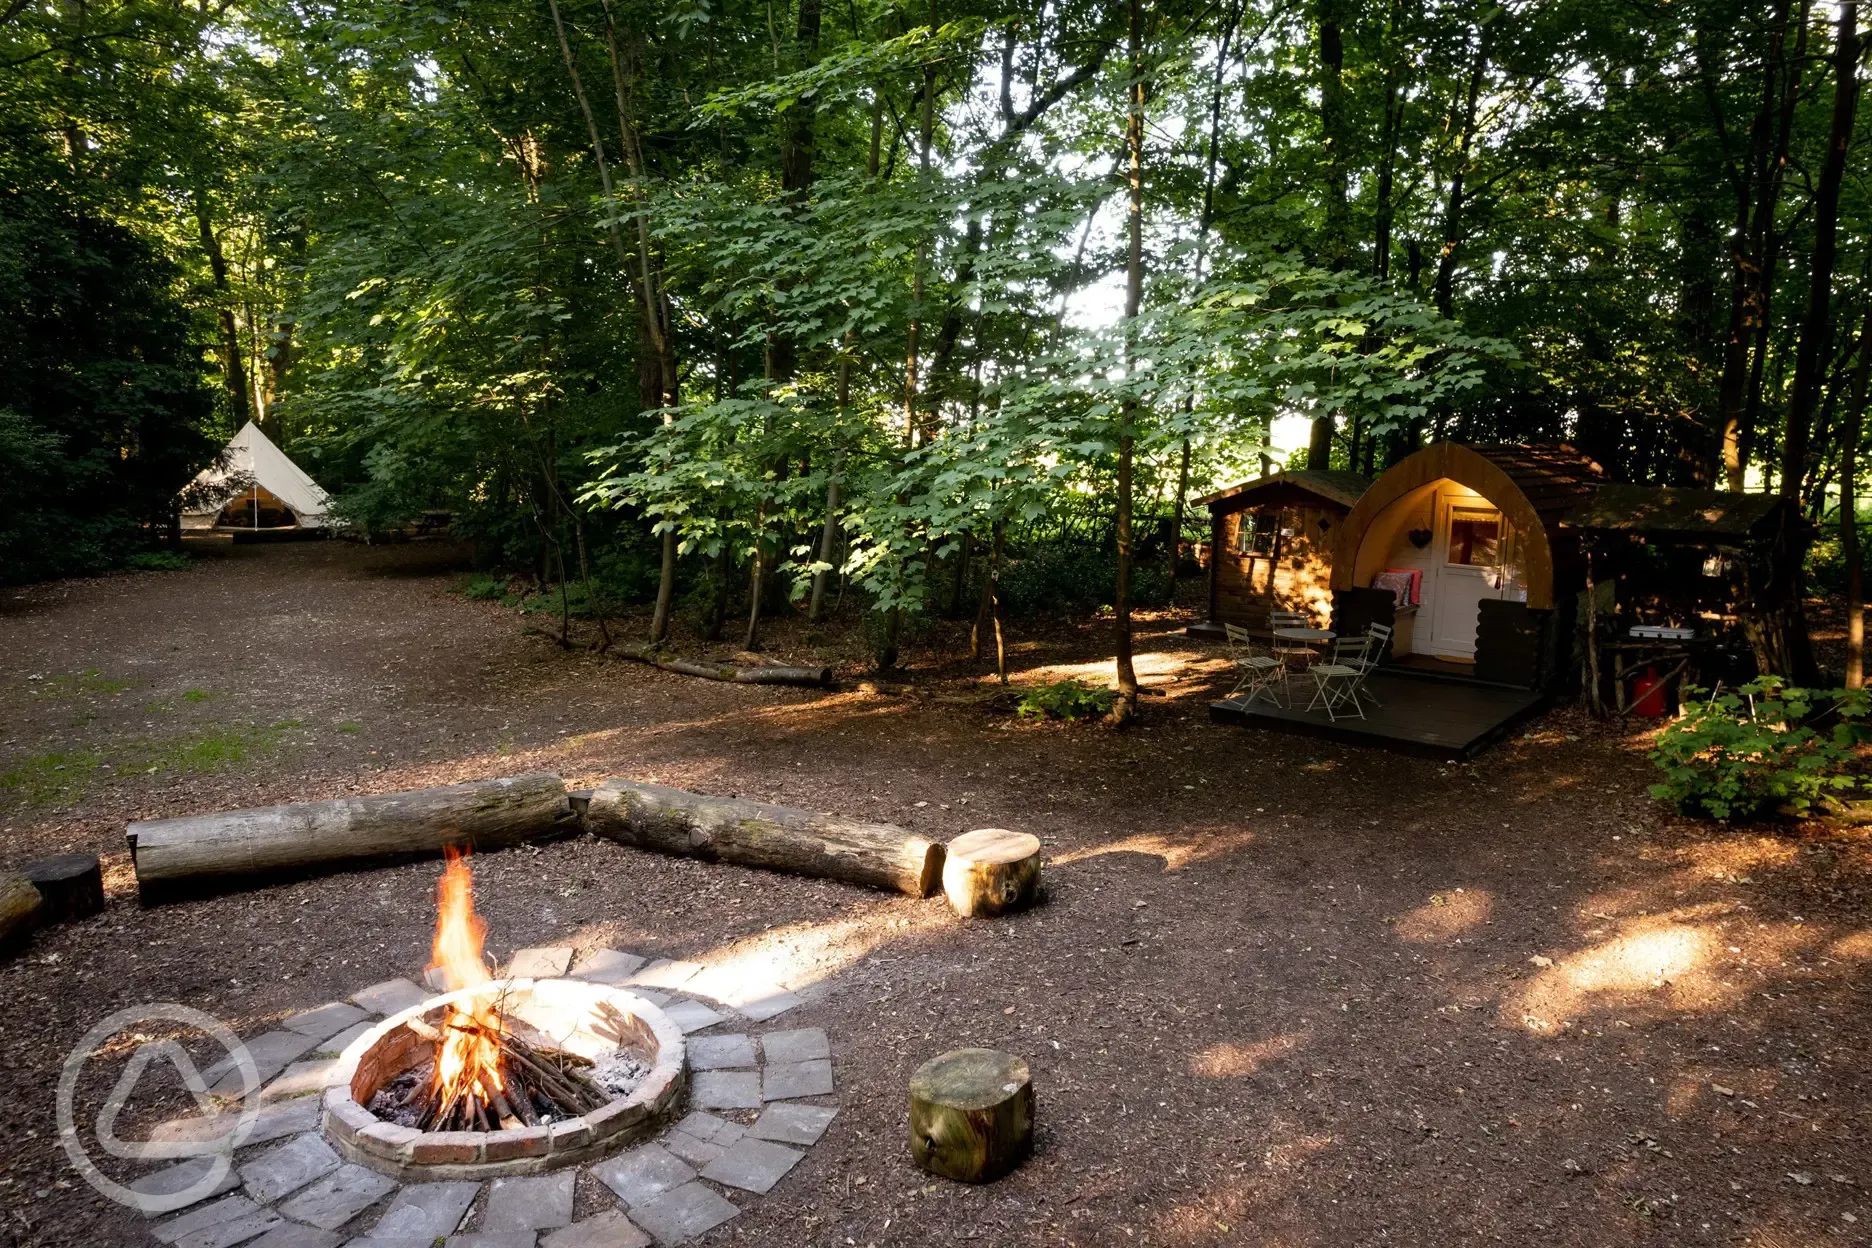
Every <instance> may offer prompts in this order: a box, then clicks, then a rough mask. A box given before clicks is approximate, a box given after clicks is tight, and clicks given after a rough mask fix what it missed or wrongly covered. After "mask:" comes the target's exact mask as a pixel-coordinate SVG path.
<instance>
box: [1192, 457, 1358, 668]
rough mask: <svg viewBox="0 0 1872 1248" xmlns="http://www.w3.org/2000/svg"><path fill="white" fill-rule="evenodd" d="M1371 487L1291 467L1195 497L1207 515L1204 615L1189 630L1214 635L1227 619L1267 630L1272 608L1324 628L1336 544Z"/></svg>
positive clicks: (1350, 477) (1342, 475)
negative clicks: (1341, 529) (1206, 605)
mask: <svg viewBox="0 0 1872 1248" xmlns="http://www.w3.org/2000/svg"><path fill="white" fill-rule="evenodd" d="M1370 484H1371V483H1370V482H1369V481H1368V480H1366V479H1365V478H1364V477H1362V476H1359V475H1358V474H1357V473H1352V472H1330V471H1308V470H1294V471H1287V472H1274V473H1269V474H1268V475H1267V476H1264V477H1259V478H1257V479H1255V480H1253V481H1246V482H1243V483H1242V484H1240V485H1236V486H1231V487H1230V488H1228V489H1226V490H1221V491H1218V492H1217V493H1214V494H1210V495H1207V496H1206V497H1203V498H1199V499H1197V500H1196V503H1197V504H1198V505H1199V506H1205V507H1207V508H1208V509H1209V517H1210V519H1209V534H1210V536H1209V549H1208V557H1207V559H1206V560H1205V562H1206V563H1207V565H1208V570H1209V612H1208V619H1207V620H1206V621H1205V622H1204V623H1202V624H1198V625H1196V626H1195V627H1193V628H1191V629H1190V630H1189V631H1190V633H1191V634H1192V635H1194V636H1203V637H1219V636H1221V635H1222V625H1224V624H1240V625H1242V626H1243V627H1245V628H1249V629H1253V630H1255V631H1257V632H1264V631H1266V629H1267V627H1268V613H1269V612H1271V611H1276V610H1280V611H1298V612H1300V613H1301V614H1303V615H1305V616H1307V617H1309V618H1310V619H1312V620H1314V621H1316V622H1317V623H1318V624H1320V625H1321V626H1324V625H1325V624H1326V622H1327V620H1328V619H1330V618H1331V616H1332V608H1333V586H1332V552H1333V541H1334V538H1335V537H1336V536H1337V531H1338V529H1339V526H1340V525H1341V524H1342V523H1343V522H1344V521H1345V518H1346V515H1347V514H1348V513H1349V512H1350V511H1351V510H1352V508H1353V505H1354V504H1356V503H1357V502H1358V500H1359V496H1360V495H1361V494H1363V493H1364V492H1365V489H1366V487H1367V486H1368V485H1370Z"/></svg>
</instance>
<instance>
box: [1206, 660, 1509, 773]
mask: <svg viewBox="0 0 1872 1248" xmlns="http://www.w3.org/2000/svg"><path fill="white" fill-rule="evenodd" d="M1366 688H1367V689H1369V690H1370V691H1371V692H1372V693H1375V694H1377V695H1378V697H1379V699H1380V700H1381V701H1382V702H1383V704H1384V705H1382V706H1372V705H1371V703H1370V701H1369V700H1367V702H1366V705H1365V718H1364V719H1359V718H1357V717H1356V716H1355V717H1353V718H1351V719H1347V718H1345V717H1344V716H1343V715H1342V716H1341V717H1340V718H1339V720H1338V721H1337V722H1334V721H1332V720H1329V719H1327V717H1326V712H1325V711H1323V710H1319V711H1309V710H1307V709H1306V705H1307V702H1308V701H1310V700H1311V698H1312V694H1313V682H1312V681H1311V680H1308V679H1307V678H1305V677H1303V676H1302V677H1296V679H1295V680H1294V682H1293V685H1292V692H1293V705H1292V706H1291V707H1285V708H1283V707H1278V706H1273V705H1271V704H1270V703H1269V702H1268V700H1267V699H1266V698H1265V697H1262V698H1257V699H1256V700H1255V701H1254V703H1253V705H1251V706H1248V707H1246V708H1244V707H1243V706H1242V705H1241V704H1240V700H1239V699H1236V700H1232V701H1230V700H1225V701H1221V702H1212V703H1210V704H1209V717H1210V718H1211V719H1214V720H1216V721H1217V722H1219V723H1236V724H1243V725H1246V726H1248V727H1250V728H1265V729H1267V730H1269V731H1271V732H1291V733H1297V734H1299V735H1301V736H1308V737H1321V738H1324V739H1325V740H1328V741H1339V742H1343V743H1345V744H1348V745H1370V746H1376V747H1377V748H1379V749H1384V750H1392V751H1395V752H1397V753H1400V754H1414V755H1417V756H1418V757H1420V758H1444V759H1450V758H1472V757H1474V756H1475V755H1476V754H1478V753H1480V752H1481V751H1482V750H1484V749H1487V748H1488V747H1489V746H1490V745H1492V744H1494V743H1495V742H1496V741H1499V740H1501V738H1503V737H1505V736H1506V735H1508V733H1510V732H1512V731H1513V730H1514V729H1515V728H1517V727H1519V726H1520V725H1522V724H1524V723H1526V722H1527V721H1528V720H1529V719H1531V718H1533V717H1534V716H1535V715H1536V714H1538V713H1539V712H1540V710H1541V709H1542V707H1543V706H1544V705H1545V703H1546V699H1545V698H1544V697H1542V696H1541V695H1540V694H1538V693H1533V692H1530V691H1529V690H1526V689H1505V688H1502V687H1500V686H1496V685H1481V684H1475V683H1473V682H1466V681H1454V680H1436V679H1425V678H1423V677H1421V676H1405V675H1400V674H1396V673H1390V672H1379V673H1376V674H1374V675H1373V676H1372V678H1371V680H1370V681H1369V682H1368V683H1367V685H1366Z"/></svg>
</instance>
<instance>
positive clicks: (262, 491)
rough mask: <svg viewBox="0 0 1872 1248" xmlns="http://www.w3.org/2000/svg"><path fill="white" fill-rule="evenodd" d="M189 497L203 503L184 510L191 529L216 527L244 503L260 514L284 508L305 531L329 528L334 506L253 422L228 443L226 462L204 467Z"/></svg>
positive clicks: (185, 522) (316, 484)
mask: <svg viewBox="0 0 1872 1248" xmlns="http://www.w3.org/2000/svg"><path fill="white" fill-rule="evenodd" d="M218 487H219V488H218ZM187 493H188V495H189V496H191V497H193V498H197V499H199V500H200V501H199V502H194V503H192V504H191V505H187V506H185V507H184V510H183V512H182V527H184V528H188V529H205V528H212V527H213V526H214V524H215V521H216V520H217V519H218V518H219V517H220V516H221V514H222V512H223V511H224V510H230V511H237V510H238V509H239V506H240V502H241V500H242V499H246V500H248V501H249V502H250V504H251V505H252V507H253V512H254V514H255V515H256V516H257V515H259V513H260V512H261V510H262V509H263V508H270V509H275V510H276V509H277V505H283V506H284V507H285V508H286V510H288V511H290V512H291V513H292V517H293V519H294V520H296V521H297V522H298V527H300V528H302V529H317V528H323V527H325V525H326V523H327V518H326V513H327V512H328V511H329V510H330V507H331V500H330V498H329V497H328V496H327V495H326V493H325V491H324V490H321V489H320V488H319V486H318V482H316V481H314V480H313V479H312V478H311V477H308V476H307V475H306V474H305V470H304V469H302V468H300V467H299V465H298V464H295V463H293V461H292V460H291V459H289V458H287V456H286V452H284V451H282V450H280V449H279V447H277V446H275V445H273V440H272V439H271V438H269V437H267V436H266V434H264V433H262V432H260V426H258V425H256V424H254V423H253V422H252V421H251V420H250V421H248V422H247V423H246V424H244V425H242V426H241V430H240V432H239V433H237V434H235V435H234V436H233V438H231V439H230V440H229V441H228V444H227V449H226V452H225V453H224V454H223V455H222V458H221V462H220V463H218V464H215V465H212V466H210V467H207V468H204V469H202V471H201V472H200V473H199V474H197V476H196V477H195V480H194V482H193V483H192V484H191V485H190V487H189V489H188V491H187ZM268 495H271V498H268V497H267V496H268Z"/></svg>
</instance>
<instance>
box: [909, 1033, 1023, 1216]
mask: <svg viewBox="0 0 1872 1248" xmlns="http://www.w3.org/2000/svg"><path fill="white" fill-rule="evenodd" d="M1033 1113H1034V1093H1033V1077H1032V1075H1031V1074H1030V1073H1029V1072H1028V1069H1027V1063H1026V1062H1024V1061H1022V1060H1021V1059H1020V1058H1018V1057H1015V1056H1013V1055H1012V1054H1010V1053H999V1052H996V1051H995V1050H993V1049H957V1050H955V1051H954V1052H951V1053H944V1054H943V1055H942V1056H941V1057H936V1058H931V1059H930V1060H929V1061H927V1062H925V1063H923V1065H922V1067H921V1068H919V1069H918V1070H917V1072H916V1074H915V1075H913V1076H912V1077H911V1079H910V1156H911V1157H912V1158H913V1159H914V1160H915V1161H916V1164H917V1165H919V1166H921V1167H922V1168H923V1169H925V1170H927V1171H929V1172H930V1173H931V1174H939V1175H941V1176H943V1177H944V1178H946V1179H956V1180H958V1181H960V1182H963V1183H987V1182H991V1181H993V1180H995V1179H998V1178H1000V1177H1001V1176H1002V1175H1004V1174H1006V1173H1007V1172H1008V1171H1010V1170H1012V1169H1013V1168H1014V1167H1015V1166H1016V1165H1018V1164H1020V1161H1021V1159H1022V1158H1023V1157H1025V1156H1026V1155H1027V1153H1028V1152H1029V1150H1030V1149H1031V1148H1032V1147H1033Z"/></svg>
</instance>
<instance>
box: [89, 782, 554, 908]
mask: <svg viewBox="0 0 1872 1248" xmlns="http://www.w3.org/2000/svg"><path fill="white" fill-rule="evenodd" d="M576 829H577V825H576V824H575V823H573V822H572V807H571V804H570V803H569V802H568V801H567V800H566V788H565V783H564V781H562V780H560V779H559V777H558V776H554V775H548V774H545V773H540V774H537V775H530V776H512V777H507V778H504V779H500V780H474V781H470V782H469V783H467V784H451V785H447V786H445V787H442V788H434V789H416V790H414V791H412V792H408V793H379V794H374V795H371V796H369V797H341V798H336V799H334V800H332V801H326V802H296V803H294V804H292V805H290V806H263V807H260V808H258V809H255V810H233V811H227V812H225V813H222V814H215V815H188V816H184V817H182V818H178V819H150V820H145V821H143V822H140V823H133V824H131V825H130V826H129V828H128V829H126V831H125V839H127V840H128V841H129V842H130V856H131V858H132V860H133V861H134V863H135V865H136V873H137V891H138V893H139V894H140V895H141V897H142V899H143V900H144V901H145V902H149V901H151V900H155V899H160V897H161V896H163V895H165V894H167V893H169V892H171V891H182V890H184V889H203V888H215V887H226V886H227V885H228V884H229V883H232V882H234V881H237V880H244V879H247V878H248V877H255V876H281V875H291V876H304V875H309V874H316V873H317V872H318V871H319V870H336V869H339V868H342V867H345V866H350V865H355V864H359V863H367V862H372V861H382V860H386V859H406V858H412V857H426V856H428V855H431V854H437V853H440V852H441V851H442V850H443V849H444V848H445V847H456V848H466V849H473V850H486V849H500V848H504V847H507V846H511V845H519V844H524V843H525V842H528V841H542V840H549V839H551V838H553V837H555V836H563V835H565V834H567V833H570V832H573V831H576Z"/></svg>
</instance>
